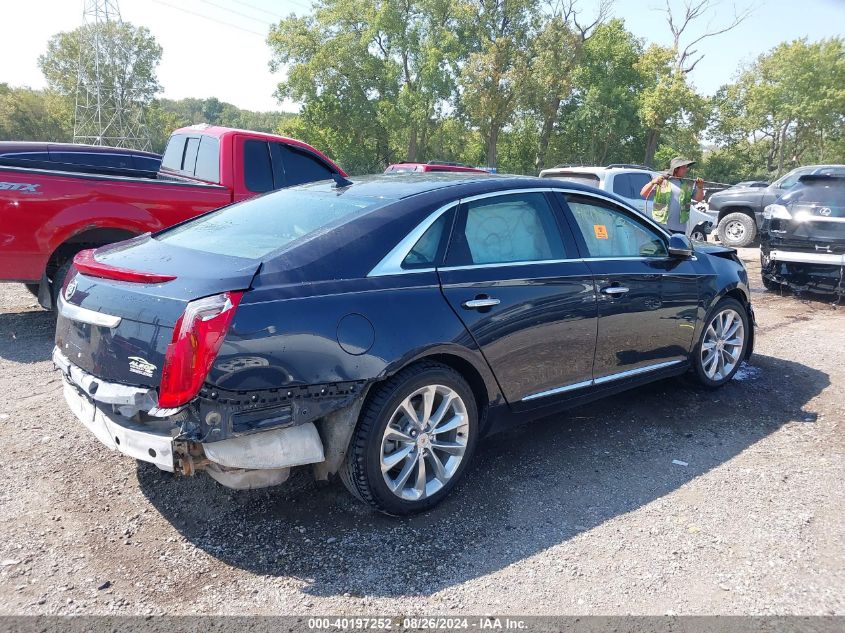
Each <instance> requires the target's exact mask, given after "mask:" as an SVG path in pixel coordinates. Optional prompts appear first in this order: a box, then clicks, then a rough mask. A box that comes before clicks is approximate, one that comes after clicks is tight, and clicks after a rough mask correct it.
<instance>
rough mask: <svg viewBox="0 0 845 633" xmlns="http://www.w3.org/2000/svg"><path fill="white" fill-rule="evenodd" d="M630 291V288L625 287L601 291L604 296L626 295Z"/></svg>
mask: <svg viewBox="0 0 845 633" xmlns="http://www.w3.org/2000/svg"><path fill="white" fill-rule="evenodd" d="M629 290H630V288H626V287H625V286H608V287H606V288H602V289H601V291H602V292H603V293H604V294H606V295H611V296H618V295H624V294H625V293H626V292H628V291H629Z"/></svg>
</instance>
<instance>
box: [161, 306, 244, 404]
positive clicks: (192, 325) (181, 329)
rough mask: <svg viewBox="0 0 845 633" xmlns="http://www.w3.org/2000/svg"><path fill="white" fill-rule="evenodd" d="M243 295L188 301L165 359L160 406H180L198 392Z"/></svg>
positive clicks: (174, 331)
mask: <svg viewBox="0 0 845 633" xmlns="http://www.w3.org/2000/svg"><path fill="white" fill-rule="evenodd" d="M243 294H244V293H243V292H242V291H239V292H224V293H223V294H220V295H215V296H213V297H206V298H205V299H197V300H196V301H191V302H190V303H189V304H188V307H187V308H185V313H184V314H183V315H182V316H181V317H179V320H178V321H176V326H175V327H174V328H173V339H172V340H171V342H170V345H168V346H167V353H166V354H165V357H164V367H163V368H162V370H161V386H160V388H159V396H158V406H159V407H161V408H162V409H169V408H172V407H178V406H181V405H183V404H185V403H186V402H188V401H190V400H191V398H193V397H194V396H195V395H197V393H199V390H200V387H202V383H203V381H204V380H205V377H206V376H207V375H208V371H209V370H210V369H211V364H212V363H213V362H214V359H215V358H216V357H217V352H219V351H220V345H221V344H222V343H223V338H224V337H225V336H226V332H227V331H228V330H229V324H230V323H231V322H232V318H233V317H234V316H235V310H236V309H237V307H238V304H239V303H240V302H241V297H243Z"/></svg>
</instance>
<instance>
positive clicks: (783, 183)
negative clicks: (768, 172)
mask: <svg viewBox="0 0 845 633" xmlns="http://www.w3.org/2000/svg"><path fill="white" fill-rule="evenodd" d="M811 173H813V170H812V169H810V168H808V167H802V168H800V169H793V170H792V171H791V172H789V173H788V174H786V176H784V177H783V178H781V179H780V180H778V181H777V182H775V185H777V186H778V187H780V188H781V189H789V188H790V187H793V186H794V185H795V183H797V182H798V179H799V178H800V177H801V176H804V175H806V174H811Z"/></svg>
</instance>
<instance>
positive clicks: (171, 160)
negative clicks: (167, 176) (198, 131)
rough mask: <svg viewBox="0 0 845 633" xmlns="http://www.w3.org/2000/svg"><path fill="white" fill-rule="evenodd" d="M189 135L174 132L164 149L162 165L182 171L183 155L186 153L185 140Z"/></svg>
mask: <svg viewBox="0 0 845 633" xmlns="http://www.w3.org/2000/svg"><path fill="white" fill-rule="evenodd" d="M186 139H187V137H186V136H185V135H184V134H174V135H173V136H171V137H170V140H169V141H167V148H166V149H165V150H164V156H162V158H161V166H162V167H166V168H167V169H172V170H174V171H182V156H184V154H185V140H186Z"/></svg>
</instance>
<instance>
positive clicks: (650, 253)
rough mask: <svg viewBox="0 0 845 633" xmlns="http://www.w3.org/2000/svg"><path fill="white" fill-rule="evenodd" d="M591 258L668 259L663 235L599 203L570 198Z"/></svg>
mask: <svg viewBox="0 0 845 633" xmlns="http://www.w3.org/2000/svg"><path fill="white" fill-rule="evenodd" d="M566 201H567V204H568V205H569V208H570V210H571V211H572V215H573V216H574V217H575V222H576V224H577V225H578V229H579V231H580V232H581V235H582V236H583V237H584V241H585V242H586V243H587V252H588V255H589V256H590V257H614V258H615V257H665V256H666V255H668V251H667V250H666V244H665V242H664V240H663V238H662V236H661V235H660V234H659V233H657V232H656V231H655V230H653V229H651V228H650V227H647V226H646V225H645V224H643V223H641V222H639V221H638V220H636V219H634V218H633V217H631V216H629V215H628V214H627V213H625V212H623V211H621V210H619V209H616V208H614V207H610V206H607V205H605V204H603V203H601V202H599V201H597V200H591V199H590V198H584V197H581V196H567V199H566Z"/></svg>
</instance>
